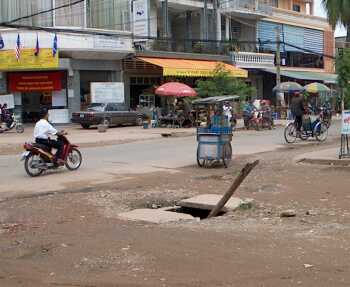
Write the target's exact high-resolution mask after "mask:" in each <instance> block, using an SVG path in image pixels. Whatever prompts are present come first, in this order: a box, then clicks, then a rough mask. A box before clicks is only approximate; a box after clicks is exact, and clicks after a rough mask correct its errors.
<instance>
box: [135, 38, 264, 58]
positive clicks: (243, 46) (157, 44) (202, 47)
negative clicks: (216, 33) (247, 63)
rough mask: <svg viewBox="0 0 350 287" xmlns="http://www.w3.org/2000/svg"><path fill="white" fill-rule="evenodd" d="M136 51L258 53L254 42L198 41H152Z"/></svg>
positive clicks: (216, 53) (218, 53)
mask: <svg viewBox="0 0 350 287" xmlns="http://www.w3.org/2000/svg"><path fill="white" fill-rule="evenodd" d="M135 48H136V50H152V51H165V52H178V53H195V54H214V55H230V53H231V52H234V51H244V52H258V51H260V49H259V47H258V45H257V44H256V43H255V42H238V41H230V42H222V41H200V40H179V39H176V40H170V39H154V40H150V41H149V42H148V43H147V44H145V45H138V46H136V47H135Z"/></svg>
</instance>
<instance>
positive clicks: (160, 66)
mask: <svg viewBox="0 0 350 287" xmlns="http://www.w3.org/2000/svg"><path fill="white" fill-rule="evenodd" d="M218 65H223V66H224V67H225V69H226V70H227V71H229V72H230V74H231V75H232V77H238V78H247V76H248V72H247V71H246V70H243V69H240V68H237V67H235V66H233V65H230V64H227V63H224V62H220V61H213V60H211V61H210V60H197V59H182V58H156V57H144V56H139V57H135V58H133V59H128V60H124V63H123V69H124V72H125V73H126V74H127V75H128V77H129V83H130V106H131V108H136V107H137V106H139V105H141V106H146V107H149V106H150V105H153V103H154V105H155V106H160V105H161V99H159V98H157V97H155V98H154V95H152V94H153V91H154V89H155V87H157V86H159V85H161V84H163V83H165V82H170V81H179V80H180V81H181V82H183V83H185V84H187V85H189V86H192V87H194V86H195V84H196V81H197V80H198V79H200V78H208V77H212V76H213V75H214V73H215V69H216V68H217V66H218ZM153 98H154V99H153ZM163 100H164V98H163Z"/></svg>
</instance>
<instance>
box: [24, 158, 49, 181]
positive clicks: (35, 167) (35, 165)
mask: <svg viewBox="0 0 350 287" xmlns="http://www.w3.org/2000/svg"><path fill="white" fill-rule="evenodd" d="M43 164H45V161H44V160H43V159H42V158H41V157H40V156H39V155H35V154H32V153H30V154H29V155H28V156H27V157H26V159H25V161H24V169H25V171H26V173H27V174H28V175H29V176H30V177H37V176H39V175H41V174H42V173H43V171H44V169H42V168H40V166H41V165H43Z"/></svg>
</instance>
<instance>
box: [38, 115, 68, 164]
mask: <svg viewBox="0 0 350 287" xmlns="http://www.w3.org/2000/svg"><path fill="white" fill-rule="evenodd" d="M48 119H49V113H48V110H46V109H44V110H42V112H41V119H40V120H39V121H38V122H37V123H36V124H35V127H34V139H35V142H36V143H37V144H42V145H45V146H47V147H48V148H49V149H51V148H54V149H56V154H55V156H54V163H56V164H59V165H60V164H64V161H63V160H62V159H61V155H62V151H63V143H62V142H61V141H60V140H52V139H50V138H49V136H50V135H54V136H58V135H60V134H65V132H64V131H62V132H58V131H57V130H56V129H55V128H54V127H53V126H52V125H51V124H50V123H49V121H48Z"/></svg>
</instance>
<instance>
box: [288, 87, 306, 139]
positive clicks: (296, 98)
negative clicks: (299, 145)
mask: <svg viewBox="0 0 350 287" xmlns="http://www.w3.org/2000/svg"><path fill="white" fill-rule="evenodd" d="M290 108H291V112H292V115H293V117H294V121H295V125H296V128H297V135H298V136H300V132H301V127H302V125H303V115H304V113H305V108H304V101H303V96H302V94H300V92H295V93H294V94H293V97H292V101H291V107H290Z"/></svg>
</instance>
